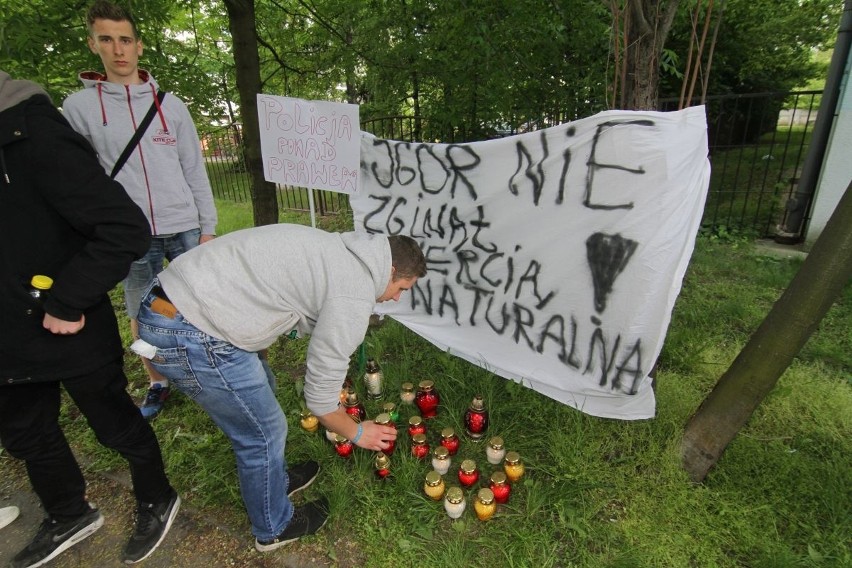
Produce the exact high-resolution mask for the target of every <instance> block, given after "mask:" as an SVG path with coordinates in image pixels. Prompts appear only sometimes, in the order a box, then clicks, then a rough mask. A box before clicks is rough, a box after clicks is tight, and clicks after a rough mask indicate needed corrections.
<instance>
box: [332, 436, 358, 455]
mask: <svg viewBox="0 0 852 568" xmlns="http://www.w3.org/2000/svg"><path fill="white" fill-rule="evenodd" d="M354 449H355V444H353V443H352V442H351V441H350V440H349V438H344V437H343V436H341V435H340V434H338V435H337V436H336V437H335V440H334V451H335V452H337V455H338V456H340V457H342V458H349V457H350V456H351V455H352V451H353V450H354Z"/></svg>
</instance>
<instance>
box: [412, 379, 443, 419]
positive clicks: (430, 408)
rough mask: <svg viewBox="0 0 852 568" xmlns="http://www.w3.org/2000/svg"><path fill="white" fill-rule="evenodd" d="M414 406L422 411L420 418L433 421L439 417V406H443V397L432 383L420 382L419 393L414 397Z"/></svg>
mask: <svg viewBox="0 0 852 568" xmlns="http://www.w3.org/2000/svg"><path fill="white" fill-rule="evenodd" d="M414 404H415V405H417V408H419V409H420V416H422V417H423V418H425V419H426V420H431V419H432V418H435V417H436V416H437V415H438V405H439V404H441V395H439V394H438V390H437V389H436V388H435V383H433V382H432V381H420V384H419V385H418V386H417V393H416V394H415V395H414Z"/></svg>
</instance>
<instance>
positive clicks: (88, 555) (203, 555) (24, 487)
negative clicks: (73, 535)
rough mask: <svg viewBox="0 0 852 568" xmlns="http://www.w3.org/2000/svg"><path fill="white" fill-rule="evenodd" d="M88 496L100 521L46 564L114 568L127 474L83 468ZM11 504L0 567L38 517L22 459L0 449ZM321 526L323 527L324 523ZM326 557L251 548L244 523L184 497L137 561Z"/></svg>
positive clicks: (1, 489) (189, 563)
mask: <svg viewBox="0 0 852 568" xmlns="http://www.w3.org/2000/svg"><path fill="white" fill-rule="evenodd" d="M85 475H86V480H87V481H88V495H89V500H90V501H91V502H92V503H93V504H94V505H95V506H97V507H98V508H99V509H100V510H101V513H102V514H103V515H104V520H105V522H104V526H103V527H101V529H100V530H99V531H98V532H96V533H95V534H94V535H92V536H91V537H89V538H87V539H86V540H84V541H83V542H81V543H80V544H78V545H76V546H73V547H72V548H70V549H69V550H67V551H65V552H63V553H62V554H61V555H59V556H58V557H57V558H55V559H54V560H53V561H52V562H50V563H48V564H47V565H46V568H84V567H85V568H118V567H125V568H126V566H127V565H126V564H123V563H122V562H121V551H122V550H123V549H124V545H125V543H126V542H127V539H128V538H129V537H130V533H131V530H132V524H133V519H134V516H133V515H134V505H135V501H134V498H133V493H132V492H131V491H130V484H129V479H127V478H126V476H124V477H125V478H124V479H123V478H122V476H121V475H103V474H100V475H99V474H93V473H91V472H86V473H85ZM9 505H16V506H17V507H18V508H20V509H21V515H20V517H18V518H17V519H16V520H15V521H14V522H12V524H10V525H9V526H7V527H5V528H3V529H0V568H5V567H6V566H8V565H9V562H10V561H11V559H12V557H13V556H14V555H15V554H16V553H17V552H18V551H19V550H21V549H22V548H24V547H25V546H26V545H27V543H28V542H29V541H30V540H31V539H32V537H33V536H34V535H35V533H36V531H37V530H38V527H39V525H40V524H41V521H42V519H43V515H44V513H43V511H42V510H41V507H40V505H39V502H38V498H37V497H36V496H35V494H34V493H33V492H32V490H31V489H30V486H29V482H28V480H27V477H26V471H25V470H24V467H23V465H22V464H21V463H20V462H18V461H17V460H13V459H12V458H9V457H8V455H3V454H2V453H0V507H6V506H9ZM326 530H327V529H326ZM331 565H332V562H331V561H330V560H329V558H328V557H327V556H326V555H324V554H322V553H321V552H317V551H316V550H312V549H311V548H310V547H306V546H302V545H300V544H299V543H294V544H293V545H290V546H287V547H284V548H282V549H279V550H276V551H274V552H271V553H267V554H261V553H259V552H257V551H255V550H254V540H253V539H252V537H251V534H250V532H249V527H248V522H247V521H246V524H245V526H240V527H233V526H227V525H223V524H221V523H220V522H219V521H218V520H217V519H215V518H209V517H208V516H206V515H205V514H203V513H201V512H199V511H197V510H195V509H193V507H192V505H191V504H190V503H186V501H184V502H183V503H182V504H181V509H180V512H179V513H178V516H177V518H176V519H175V522H174V524H173V525H172V528H171V531H169V534H168V535H167V536H166V538H165V540H164V541H163V543H162V544H161V545H160V547H159V548H158V549H157V550H156V551H154V553H153V554H152V555H151V556H150V557H148V559H146V560H144V561H143V562H141V563H139V564H138V566H140V567H144V568H178V567H179V568H219V567H235V568H242V567H247V568H254V567H257V568H271V567H273V566H274V567H286V568H308V567H315V566H318V567H325V566H331Z"/></svg>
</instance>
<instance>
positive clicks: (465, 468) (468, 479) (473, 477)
mask: <svg viewBox="0 0 852 568" xmlns="http://www.w3.org/2000/svg"><path fill="white" fill-rule="evenodd" d="M477 481H479V468H478V467H476V462H474V461H473V460H464V461H463V462H461V465H460V466H459V483H461V485H462V487H464V488H465V489H469V488H470V487H473V485H474V484H475V483H476V482H477Z"/></svg>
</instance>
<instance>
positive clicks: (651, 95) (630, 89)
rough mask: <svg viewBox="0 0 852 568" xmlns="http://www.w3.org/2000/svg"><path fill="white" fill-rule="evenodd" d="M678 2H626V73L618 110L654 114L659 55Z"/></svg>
mask: <svg viewBox="0 0 852 568" xmlns="http://www.w3.org/2000/svg"><path fill="white" fill-rule="evenodd" d="M679 4H680V0H627V6H626V13H625V18H626V19H627V40H626V42H625V44H626V45H627V48H626V51H627V53H625V54H623V55H624V65H625V69H626V70H627V73H626V76H625V81H624V84H623V85H622V87H621V88H622V90H623V91H622V96H621V97H617V98H616V99H615V100H619V99H620V100H621V104H620V108H622V109H626V110H657V99H658V88H659V83H660V54H661V53H662V50H663V46H664V45H665V43H666V38H667V37H668V35H669V30H671V27H672V22H673V21H674V16H675V13H677V8H678V5H679Z"/></svg>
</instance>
